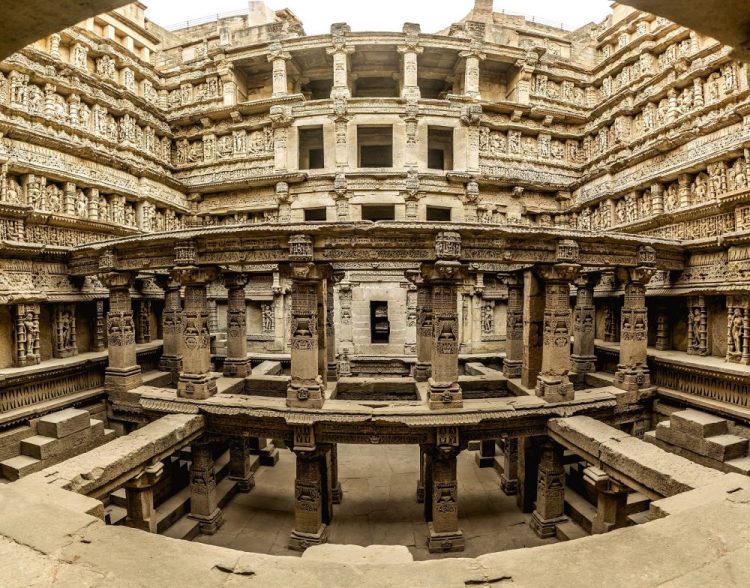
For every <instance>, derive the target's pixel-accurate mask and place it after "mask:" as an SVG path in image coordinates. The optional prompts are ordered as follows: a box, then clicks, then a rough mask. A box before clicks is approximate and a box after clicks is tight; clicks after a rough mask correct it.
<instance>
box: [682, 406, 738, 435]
mask: <svg viewBox="0 0 750 588" xmlns="http://www.w3.org/2000/svg"><path fill="white" fill-rule="evenodd" d="M669 420H670V422H671V423H672V427H674V429H675V430H676V431H681V432H683V433H686V434H687V435H693V436H695V437H713V436H714V435H723V434H724V433H726V432H727V430H728V423H727V421H726V419H723V418H721V417H717V416H714V415H712V414H708V413H705V412H701V411H699V410H694V409H692V408H688V409H686V410H680V411H678V412H674V413H672V415H671V416H670V417H669Z"/></svg>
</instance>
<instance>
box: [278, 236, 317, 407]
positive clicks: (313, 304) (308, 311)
mask: <svg viewBox="0 0 750 588" xmlns="http://www.w3.org/2000/svg"><path fill="white" fill-rule="evenodd" d="M289 250H290V259H292V265H291V272H292V308H291V310H292V313H291V329H290V330H291V337H292V340H291V356H292V357H291V363H292V367H291V371H292V373H291V379H290V382H289V387H288V388H287V398H286V403H287V406H295V407H306V408H320V407H322V406H323V402H324V385H323V376H322V374H321V372H320V368H321V363H323V364H325V362H326V355H325V349H322V350H321V349H320V344H319V340H318V339H319V337H320V336H321V335H320V332H319V330H320V326H321V325H320V318H319V316H318V313H319V307H320V306H321V301H320V300H319V296H320V294H321V290H322V288H321V282H322V283H323V285H325V280H324V278H323V271H322V268H320V267H317V266H316V265H315V264H314V263H313V262H312V258H313V246H312V239H310V237H309V236H307V235H293V236H291V237H290V238H289ZM323 291H324V290H323ZM322 306H323V308H325V301H323V303H322ZM323 328H325V327H324V326H323ZM321 351H322V353H323V356H322V358H321V356H320V354H321Z"/></svg>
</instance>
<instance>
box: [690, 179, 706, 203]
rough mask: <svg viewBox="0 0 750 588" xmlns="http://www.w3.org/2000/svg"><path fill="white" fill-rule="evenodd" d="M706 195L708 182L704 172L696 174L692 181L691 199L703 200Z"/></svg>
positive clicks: (695, 200)
mask: <svg viewBox="0 0 750 588" xmlns="http://www.w3.org/2000/svg"><path fill="white" fill-rule="evenodd" d="M707 196H708V184H707V182H706V176H705V175H704V174H698V176H697V177H696V178H695V182H694V183H693V201H694V202H705V201H706V198H707Z"/></svg>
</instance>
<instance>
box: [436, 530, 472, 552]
mask: <svg viewBox="0 0 750 588" xmlns="http://www.w3.org/2000/svg"><path fill="white" fill-rule="evenodd" d="M427 530H428V531H429V537H428V538H427V550H428V551H429V552H430V553H455V552H458V551H463V550H464V548H465V547H466V540H465V539H464V534H463V532H462V531H461V530H460V529H459V530H457V531H449V532H447V533H438V532H436V531H435V527H434V525H433V524H432V523H427Z"/></svg>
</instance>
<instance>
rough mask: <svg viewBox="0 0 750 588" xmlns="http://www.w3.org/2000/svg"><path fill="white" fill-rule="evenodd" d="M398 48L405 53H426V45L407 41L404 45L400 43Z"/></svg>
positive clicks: (401, 52)
mask: <svg viewBox="0 0 750 588" xmlns="http://www.w3.org/2000/svg"><path fill="white" fill-rule="evenodd" d="M396 50H397V51H398V52H399V53H400V54H401V55H403V54H404V53H415V54H416V55H421V54H422V53H424V47H422V46H420V45H418V44H417V43H408V42H407V43H406V44H404V45H399V46H398V47H397V48H396Z"/></svg>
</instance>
